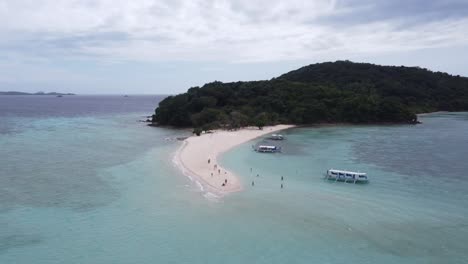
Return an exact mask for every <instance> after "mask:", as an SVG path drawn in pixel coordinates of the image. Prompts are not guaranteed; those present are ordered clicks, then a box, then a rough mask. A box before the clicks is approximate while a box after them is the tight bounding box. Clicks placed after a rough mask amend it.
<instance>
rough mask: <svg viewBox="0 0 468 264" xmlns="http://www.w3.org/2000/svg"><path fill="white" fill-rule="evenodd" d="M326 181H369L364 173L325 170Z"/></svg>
mask: <svg viewBox="0 0 468 264" xmlns="http://www.w3.org/2000/svg"><path fill="white" fill-rule="evenodd" d="M325 178H326V179H327V180H334V181H344V182H353V183H366V182H368V181H369V179H368V178H367V174H366V173H364V172H353V171H343V170H334V169H329V170H327V174H326V175H325Z"/></svg>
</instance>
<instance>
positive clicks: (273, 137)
mask: <svg viewBox="0 0 468 264" xmlns="http://www.w3.org/2000/svg"><path fill="white" fill-rule="evenodd" d="M267 139H271V140H284V136H283V135H280V134H273V135H271V136H269V137H268V138H267Z"/></svg>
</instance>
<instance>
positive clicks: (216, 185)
mask: <svg viewBox="0 0 468 264" xmlns="http://www.w3.org/2000/svg"><path fill="white" fill-rule="evenodd" d="M292 127H294V125H276V126H268V127H264V128H263V129H262V130H260V129H258V128H254V127H248V128H243V129H240V130H236V131H226V130H215V131H213V133H207V134H202V135H200V136H191V137H188V138H187V139H185V140H184V141H183V142H182V145H181V146H180V147H179V148H178V149H177V151H176V152H175V154H174V157H173V162H174V164H175V165H176V166H177V167H178V168H179V169H180V170H181V171H182V173H183V174H184V175H186V176H187V177H188V178H189V179H190V180H191V181H193V182H194V183H195V184H196V185H197V186H198V187H199V188H200V189H201V191H202V192H205V196H224V195H226V194H229V193H233V192H238V191H241V190H242V184H241V182H240V179H239V177H238V176H237V175H235V174H234V173H232V172H230V171H229V170H227V169H225V168H223V167H222V166H221V165H220V164H219V163H218V157H219V155H221V154H223V153H224V152H226V151H228V150H230V149H232V148H234V147H236V146H238V145H241V144H243V143H246V142H248V141H250V140H253V139H255V138H258V137H261V136H264V135H268V134H271V133H275V132H278V131H281V130H285V129H289V128H292ZM208 160H209V161H208ZM226 181H227V184H225V186H222V185H223V183H224V182H226Z"/></svg>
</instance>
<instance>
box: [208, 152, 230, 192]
mask: <svg viewBox="0 0 468 264" xmlns="http://www.w3.org/2000/svg"><path fill="white" fill-rule="evenodd" d="M210 163H211V159H210V158H208V164H210ZM216 169H217V170H218V174H219V175H221V169H219V168H218V164H215V165H213V170H214V171H216ZM224 174H227V171H224ZM211 177H213V172H212V173H211ZM227 182H228V180H227V179H224V182H223V184H221V186H222V187H224V186H226V185H227Z"/></svg>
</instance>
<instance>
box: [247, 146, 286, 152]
mask: <svg viewBox="0 0 468 264" xmlns="http://www.w3.org/2000/svg"><path fill="white" fill-rule="evenodd" d="M254 150H255V151H257V152H264V153H275V152H281V147H278V146H269V145H260V146H257V147H254Z"/></svg>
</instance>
